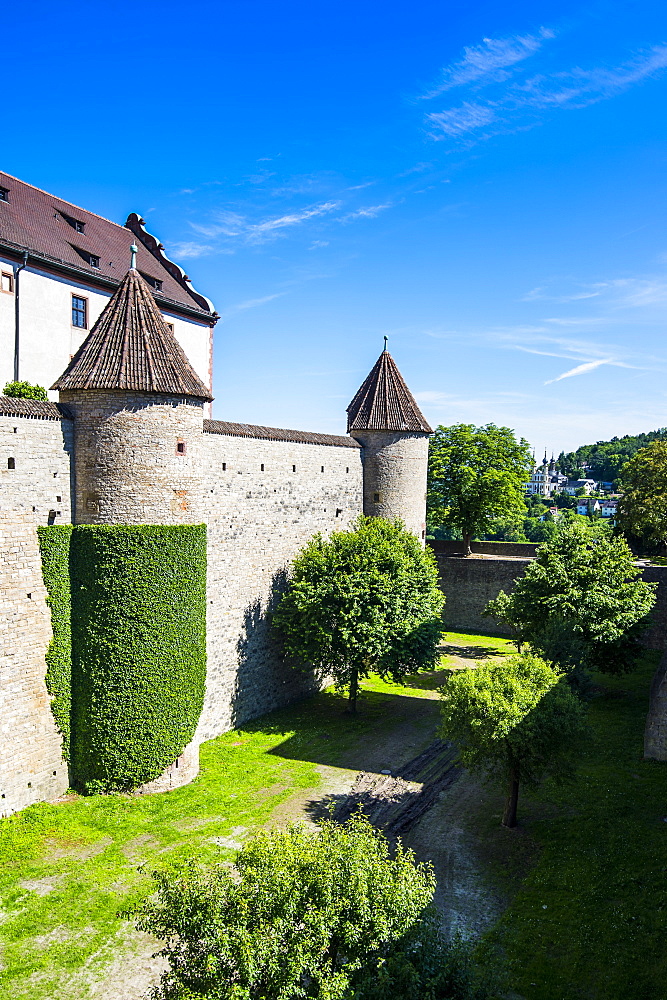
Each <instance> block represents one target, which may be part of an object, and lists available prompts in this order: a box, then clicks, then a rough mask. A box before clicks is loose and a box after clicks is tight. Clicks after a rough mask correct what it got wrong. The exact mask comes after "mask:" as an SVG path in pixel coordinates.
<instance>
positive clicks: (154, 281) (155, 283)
mask: <svg viewBox="0 0 667 1000" xmlns="http://www.w3.org/2000/svg"><path fill="white" fill-rule="evenodd" d="M139 274H140V275H141V277H142V278H143V279H144V281H147V282H148V284H149V285H150V286H151V288H154V289H155V291H156V292H161V291H162V280H161V279H160V278H154V277H153V275H152V274H144V272H143V271H139Z"/></svg>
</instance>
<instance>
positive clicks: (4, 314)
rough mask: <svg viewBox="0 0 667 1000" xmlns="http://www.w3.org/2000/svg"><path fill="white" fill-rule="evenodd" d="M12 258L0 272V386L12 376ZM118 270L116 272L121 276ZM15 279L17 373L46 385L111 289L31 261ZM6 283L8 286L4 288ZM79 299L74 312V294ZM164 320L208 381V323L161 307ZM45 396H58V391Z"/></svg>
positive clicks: (0, 264)
mask: <svg viewBox="0 0 667 1000" xmlns="http://www.w3.org/2000/svg"><path fill="white" fill-rule="evenodd" d="M16 266H17V262H16V261H12V260H10V259H9V258H8V257H7V256H0V275H6V276H7V279H8V280H5V282H4V284H3V285H2V290H0V390H1V389H2V387H3V386H4V385H5V384H6V383H7V382H11V381H12V380H13V378H14V323H15V310H14V295H15V286H16V282H15V279H14V270H15V268H16ZM120 277H122V275H119V278H120ZM18 283H19V333H20V351H19V378H20V380H21V381H23V382H31V383H32V384H33V385H41V386H43V387H44V388H45V389H48V388H49V386H50V385H52V384H53V382H54V381H55V380H56V379H57V377H58V376H59V375H60V374H61V372H62V371H64V369H65V368H66V367H67V365H68V364H69V361H70V358H71V357H72V355H73V354H76V352H77V351H78V349H79V348H80V347H81V344H82V343H83V342H84V340H85V339H86V336H87V335H88V333H89V332H90V329H91V327H92V326H93V324H94V323H95V321H96V319H97V318H98V316H99V315H100V313H101V312H102V310H103V309H104V306H105V305H106V304H107V302H108V301H109V299H110V297H111V293H109V292H105V291H102V290H100V289H96V288H95V287H94V286H92V285H90V284H84V283H82V282H77V281H75V280H73V279H71V278H65V277H63V276H60V275H57V274H51V273H49V272H48V271H45V270H40V269H37V268H36V267H34V266H32V265H29V266H28V267H26V268H25V269H24V270H23V271H21V273H20V277H19V280H18ZM5 286H11V288H9V287H7V290H5ZM74 299H77V300H78V301H79V302H83V312H84V313H85V316H84V317H83V322H84V325H83V326H79V325H78V323H79V322H80V321H81V318H82V317H81V310H79V309H77V310H76V312H77V315H76V316H75V315H74V312H75V310H74V309H73V300H74ZM162 315H163V316H164V319H165V322H166V323H169V324H171V326H172V328H173V332H174V336H175V337H176V339H177V340H178V342H179V344H180V345H181V347H182V348H183V350H184V351H185V353H186V355H187V356H188V360H189V361H190V363H191V365H192V367H193V368H194V369H195V371H196V372H197V374H198V375H199V377H200V378H201V379H202V381H203V382H204V383H205V384H206V385H210V383H211V332H212V331H211V327H210V325H209V324H206V323H197V322H196V321H195V320H194V319H188V318H187V317H185V316H179V315H178V314H177V312H176V311H175V310H167V309H162ZM49 398H50V399H52V400H53V401H54V402H55V401H56V400H57V399H58V394H57V393H56V392H50V393H49Z"/></svg>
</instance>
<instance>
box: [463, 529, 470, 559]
mask: <svg viewBox="0 0 667 1000" xmlns="http://www.w3.org/2000/svg"><path fill="white" fill-rule="evenodd" d="M471 538H472V535H471V534H469V533H468V534H465V533H464V535H463V555H464V556H469V555H470V553H471V552H472V549H471V548H470V539H471Z"/></svg>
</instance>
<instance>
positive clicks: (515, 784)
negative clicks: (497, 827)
mask: <svg viewBox="0 0 667 1000" xmlns="http://www.w3.org/2000/svg"><path fill="white" fill-rule="evenodd" d="M518 804H519V772H518V770H517V769H516V768H514V767H513V768H512V770H511V771H510V780H509V787H508V789H507V801H506V802H505V812H504V813H503V826H508V827H510V828H511V827H514V826H516V808H517V805H518Z"/></svg>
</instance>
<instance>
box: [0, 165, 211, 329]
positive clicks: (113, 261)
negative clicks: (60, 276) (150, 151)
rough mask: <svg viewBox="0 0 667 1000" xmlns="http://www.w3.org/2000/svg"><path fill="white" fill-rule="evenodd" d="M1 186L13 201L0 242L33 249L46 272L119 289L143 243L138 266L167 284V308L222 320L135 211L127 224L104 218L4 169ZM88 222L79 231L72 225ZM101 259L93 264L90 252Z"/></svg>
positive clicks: (0, 207)
mask: <svg viewBox="0 0 667 1000" xmlns="http://www.w3.org/2000/svg"><path fill="white" fill-rule="evenodd" d="M0 187H4V188H6V189H7V190H8V192H9V193H8V200H7V201H3V200H0V246H1V247H4V248H5V249H7V250H9V251H11V252H13V253H14V254H17V255H20V254H22V253H23V252H24V251H26V250H27V251H28V252H29V253H30V255H31V257H34V260H33V263H36V264H38V265H39V264H41V266H42V267H43V268H44V269H45V270H56V271H62V270H66V271H67V272H68V273H72V274H76V276H77V277H78V279H79V280H80V281H83V282H84V283H85V282H86V281H89V282H90V283H91V284H92V285H97V286H100V285H101V286H102V287H105V288H109V289H113V288H115V287H117V286H118V285H119V284H120V282H121V280H122V277H123V275H124V274H125V271H126V270H127V268H128V266H129V263H130V245H131V244H132V243H134V242H136V243H137V244H138V246H139V253H138V255H137V268H138V269H139V271H142V272H143V273H144V274H145V275H148V277H149V278H152V279H154V280H157V281H160V282H162V288H161V290H156V291H155V292H154V294H155V298H156V299H157V300H158V302H159V303H160V305H161V306H162V307H163V308H167V309H169V308H170V309H173V310H175V311H176V312H178V311H179V310H183V311H186V312H187V313H188V314H195V315H198V316H199V317H200V318H202V319H207V320H208V321H209V322H211V321H213V322H215V320H216V319H217V318H218V317H217V313H216V312H215V309H214V307H213V303H212V302H211V301H210V300H209V299H207V298H206V297H205V296H204V295H201V294H200V293H199V292H197V291H195V289H194V288H193V287H192V285H191V283H190V279H189V278H188V277H187V275H186V274H185V272H184V271H183V270H182V269H181V268H180V267H179V266H178V265H177V264H174V263H173V262H172V261H170V260H168V258H167V257H166V256H165V254H164V248H163V247H162V244H161V243H159V241H158V240H157V239H155V237H154V236H151V235H150V233H147V232H146V230H145V229H144V227H143V219H140V218H139V216H138V215H136V214H135V213H133V214H132V215H130V216H129V217H128V219H127V222H126V224H125V225H124V226H119V225H117V224H116V223H115V222H110V221H109V220H108V219H103V218H102V217H101V216H100V215H95V214H94V213H93V212H89V211H88V210H87V209H85V208H79V207H78V206H77V205H72V204H70V203H69V202H66V201H63V200H62V199H61V198H57V197H56V196H55V195H52V194H48V193H47V192H46V191H41V190H40V189H39V188H36V187H33V186H32V185H31V184H26V183H25V182H24V181H20V180H18V178H16V177H12V176H11V175H10V174H4V173H1V172H0ZM74 222H79V223H83V228H84V231H83V232H82V233H80V232H77V230H76V229H75V228H74V226H73V225H72V223H74ZM91 254H92V255H93V256H95V257H98V258H99V267H93V266H92V265H91V263H90V261H89V259H87V257H88V255H91Z"/></svg>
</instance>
